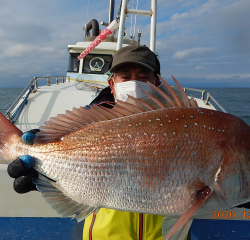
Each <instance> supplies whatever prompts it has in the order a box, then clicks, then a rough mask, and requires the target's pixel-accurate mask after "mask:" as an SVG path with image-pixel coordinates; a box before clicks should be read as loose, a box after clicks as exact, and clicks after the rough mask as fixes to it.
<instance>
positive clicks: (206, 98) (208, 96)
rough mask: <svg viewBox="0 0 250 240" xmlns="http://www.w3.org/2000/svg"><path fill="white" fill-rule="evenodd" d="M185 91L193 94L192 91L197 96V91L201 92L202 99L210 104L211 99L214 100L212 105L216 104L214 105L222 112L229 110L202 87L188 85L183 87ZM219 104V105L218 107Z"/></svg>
mask: <svg viewBox="0 0 250 240" xmlns="http://www.w3.org/2000/svg"><path fill="white" fill-rule="evenodd" d="M183 90H184V92H186V93H187V91H188V93H189V94H191V92H193V93H194V97H197V95H195V93H197V92H200V93H201V97H200V98H201V100H202V101H203V102H204V103H205V104H206V105H208V103H209V104H211V101H212V102H213V104H212V105H215V106H214V107H215V108H216V109H217V110H220V111H222V112H225V113H226V112H227V111H226V110H225V109H224V108H223V107H222V106H221V105H220V104H219V103H218V102H217V101H216V99H215V98H214V97H213V96H212V95H211V94H210V93H209V92H207V91H206V90H201V89H196V88H187V87H184V88H183ZM216 106H217V107H216Z"/></svg>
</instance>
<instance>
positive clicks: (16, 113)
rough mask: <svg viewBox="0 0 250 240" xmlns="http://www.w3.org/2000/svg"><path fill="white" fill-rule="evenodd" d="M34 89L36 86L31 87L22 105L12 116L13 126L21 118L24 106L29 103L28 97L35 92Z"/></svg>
mask: <svg viewBox="0 0 250 240" xmlns="http://www.w3.org/2000/svg"><path fill="white" fill-rule="evenodd" d="M34 88H35V86H34V85H32V86H30V88H29V91H28V92H27V94H26V96H24V97H23V101H22V102H21V104H20V105H19V106H18V107H17V108H16V110H15V111H14V112H13V114H12V115H11V118H10V121H11V122H12V123H13V124H14V123H15V122H16V120H17V119H18V117H19V116H20V113H21V112H22V110H23V107H24V105H25V104H27V102H28V97H29V95H30V93H31V92H32V91H33V89H34Z"/></svg>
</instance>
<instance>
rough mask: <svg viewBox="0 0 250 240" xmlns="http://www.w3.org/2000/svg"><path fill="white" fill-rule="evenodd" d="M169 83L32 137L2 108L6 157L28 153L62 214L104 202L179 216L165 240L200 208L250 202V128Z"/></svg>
mask: <svg viewBox="0 0 250 240" xmlns="http://www.w3.org/2000/svg"><path fill="white" fill-rule="evenodd" d="M162 81H163V80H162ZM163 84H165V85H166V87H165V88H164V91H161V90H160V89H159V88H156V87H153V86H151V87H152V91H151V94H148V96H149V98H148V99H146V100H144V101H142V100H137V99H134V98H132V97H129V103H123V102H120V101H119V102H118V104H117V105H116V106H115V107H114V108H112V109H105V108H103V107H99V106H95V107H93V108H92V109H90V110H86V109H84V108H79V109H74V110H73V111H67V112H66V114H65V115H58V116H57V117H56V118H51V119H50V120H49V121H48V122H46V123H45V126H43V127H41V132H40V133H39V134H37V138H36V143H35V144H34V145H32V146H30V145H26V144H24V143H22V141H21V135H22V132H21V131H20V130H19V129H17V128H16V127H15V126H14V125H13V124H11V123H10V122H9V121H8V120H7V119H6V118H5V117H4V116H3V115H1V116H0V144H1V145H0V163H10V162H11V161H13V160H14V159H16V158H17V157H18V156H20V155H24V154H29V155H31V156H32V157H33V158H34V159H35V164H34V168H35V170H36V171H38V172H39V173H41V174H42V175H43V176H42V175H40V176H39V178H38V179H35V180H34V182H35V183H36V184H37V188H38V189H39V191H40V192H41V193H42V195H43V197H44V198H45V199H46V200H47V202H48V203H49V204H50V205H51V206H52V208H54V209H55V210H57V212H58V213H59V214H61V215H62V216H72V215H75V217H76V218H77V219H78V220H81V219H84V218H85V217H86V216H88V215H89V214H90V213H92V212H93V211H98V209H99V208H101V207H105V208H112V209H117V210H122V211H131V212H143V213H149V214H162V215H171V216H181V217H180V219H179V221H178V222H177V223H176V224H175V225H174V227H173V228H172V230H171V231H170V232H169V233H168V234H167V236H166V239H168V238H169V237H171V236H172V235H173V234H174V233H175V232H176V231H177V230H178V229H179V228H180V227H181V226H183V227H182V230H183V229H184V230H183V231H181V233H180V236H181V237H183V236H184V235H185V234H186V232H187V230H188V226H190V224H191V221H190V220H189V219H190V218H191V217H192V215H193V214H194V213H196V214H199V213H204V212H209V211H214V210H215V209H228V208H232V207H234V206H237V205H239V204H243V203H246V202H249V201H250V192H249V191H250V188H249V185H250V174H249V173H250V127H249V125H247V124H246V123H245V122H243V121H242V120H241V119H239V118H238V117H235V116H233V115H230V114H227V113H222V112H218V111H213V110H208V109H203V108H198V107H197V104H196V102H195V101H194V99H192V98H191V99H188V98H187V96H186V95H185V94H184V92H183V90H182V88H181V87H180V86H179V85H178V83H177V86H178V89H179V90H178V92H177V93H176V92H174V91H173V90H172V89H171V88H169V86H168V85H167V84H166V83H165V82H164V81H163ZM164 92H167V94H166V93H164ZM44 176H45V177H44ZM164 231H166V230H164ZM181 237H178V238H179V239H181Z"/></svg>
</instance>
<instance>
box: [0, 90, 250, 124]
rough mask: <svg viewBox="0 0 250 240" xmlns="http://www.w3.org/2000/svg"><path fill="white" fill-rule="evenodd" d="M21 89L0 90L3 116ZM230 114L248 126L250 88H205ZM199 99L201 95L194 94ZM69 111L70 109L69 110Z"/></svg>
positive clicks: (249, 121) (0, 109)
mask: <svg viewBox="0 0 250 240" xmlns="http://www.w3.org/2000/svg"><path fill="white" fill-rule="evenodd" d="M22 90H23V89H22V88H0V112H1V113H3V114H5V112H6V111H7V110H8V108H9V107H10V106H11V104H12V103H13V102H14V101H15V100H16V98H17V97H18V96H19V94H20V93H21V92H22ZM204 90H206V91H207V92H209V93H210V94H211V95H212V96H213V97H214V98H215V99H216V100H217V102H218V103H219V104H220V105H221V106H222V107H223V108H224V109H225V110H226V111H227V112H228V113H230V114H233V115H236V116H237V117H240V118H241V119H243V120H244V121H245V122H247V123H248V124H249V125H250V88H205V89H204ZM194 96H195V97H200V96H201V94H194ZM69 110H70V109H69Z"/></svg>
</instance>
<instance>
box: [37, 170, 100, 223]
mask: <svg viewBox="0 0 250 240" xmlns="http://www.w3.org/2000/svg"><path fill="white" fill-rule="evenodd" d="M33 182H34V184H36V187H37V190H38V191H39V192H41V195H42V196H43V197H44V199H45V201H46V202H47V203H49V205H50V207H51V208H53V209H55V210H56V212H57V213H58V214H60V215H61V216H62V217H74V218H76V219H77V221H78V222H80V221H82V220H83V219H85V218H86V217H87V216H89V215H90V214H91V213H93V212H95V213H96V212H98V210H99V208H96V207H91V206H88V205H85V204H81V203H78V202H76V201H74V200H72V199H71V198H70V197H67V196H66V195H65V194H64V193H63V192H62V191H61V190H60V189H58V188H57V187H56V182H54V181H51V180H50V179H48V178H46V177H45V176H43V175H41V174H39V175H38V178H35V179H33Z"/></svg>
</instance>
